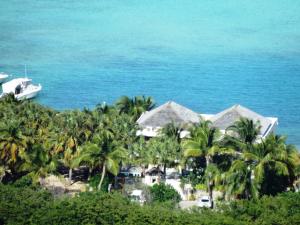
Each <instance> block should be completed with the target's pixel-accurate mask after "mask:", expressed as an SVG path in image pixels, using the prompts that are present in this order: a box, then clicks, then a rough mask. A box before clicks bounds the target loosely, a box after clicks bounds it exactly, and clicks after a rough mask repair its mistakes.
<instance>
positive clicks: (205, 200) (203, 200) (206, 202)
mask: <svg viewBox="0 0 300 225" xmlns="http://www.w3.org/2000/svg"><path fill="white" fill-rule="evenodd" d="M197 206H199V207H207V208H212V200H211V199H210V197H209V196H202V197H200V198H199V199H198V200H197Z"/></svg>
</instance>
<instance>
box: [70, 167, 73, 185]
mask: <svg viewBox="0 0 300 225" xmlns="http://www.w3.org/2000/svg"><path fill="white" fill-rule="evenodd" d="M72 174H73V170H72V168H69V181H70V182H72Z"/></svg>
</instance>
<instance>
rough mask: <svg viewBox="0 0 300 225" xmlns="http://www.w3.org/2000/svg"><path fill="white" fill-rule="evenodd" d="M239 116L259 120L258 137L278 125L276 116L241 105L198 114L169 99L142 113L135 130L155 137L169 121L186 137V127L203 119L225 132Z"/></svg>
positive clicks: (142, 134)
mask: <svg viewBox="0 0 300 225" xmlns="http://www.w3.org/2000/svg"><path fill="white" fill-rule="evenodd" d="M241 117H245V118H248V119H251V120H253V121H254V122H257V121H259V122H260V125H261V129H260V135H259V139H260V138H265V137H267V136H268V135H269V134H271V133H272V132H274V131H275V129H276V127H277V125H278V118H275V117H264V116H262V115H260V114H258V113H256V112H253V111H252V110H250V109H248V108H246V107H243V106H241V105H234V106H232V107H230V108H228V109H225V110H224V111H222V112H219V113H217V114H214V115H212V114H198V113H196V112H193V111H192V110H190V109H188V108H186V107H184V106H182V105H179V104H177V103H175V102H173V101H169V102H167V103H165V104H163V105H161V106H159V107H157V108H155V109H153V110H151V111H147V112H145V113H143V114H142V115H141V116H140V118H139V119H138V120H137V123H138V125H139V127H140V130H138V131H137V135H138V136H140V135H141V136H145V137H156V136H158V135H159V133H160V130H161V129H162V128H163V127H165V126H166V125H167V124H169V123H174V124H175V125H177V126H180V127H181V128H183V131H181V133H180V137H181V138H184V137H188V136H189V131H188V127H189V126H190V125H192V124H197V123H200V121H201V120H202V119H203V120H210V121H211V122H212V126H214V127H217V128H219V129H220V130H221V132H222V133H223V134H225V130H226V128H228V127H229V126H231V125H233V124H234V122H236V121H238V120H239V119H240V118H241Z"/></svg>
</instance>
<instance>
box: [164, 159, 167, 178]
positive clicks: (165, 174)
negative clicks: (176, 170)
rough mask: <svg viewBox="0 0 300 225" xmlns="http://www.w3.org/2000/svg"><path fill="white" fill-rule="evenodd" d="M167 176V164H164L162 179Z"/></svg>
mask: <svg viewBox="0 0 300 225" xmlns="http://www.w3.org/2000/svg"><path fill="white" fill-rule="evenodd" d="M166 177H167V164H166V163H165V164H164V179H166Z"/></svg>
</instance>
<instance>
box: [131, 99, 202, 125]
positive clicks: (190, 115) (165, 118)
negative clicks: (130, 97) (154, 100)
mask: <svg viewBox="0 0 300 225" xmlns="http://www.w3.org/2000/svg"><path fill="white" fill-rule="evenodd" d="M199 122H200V115H199V114H198V113H195V112H193V111H192V110H190V109H188V108H185V107H184V106H182V105H179V104H177V103H175V102H172V101H169V102H167V103H165V104H163V105H161V106H159V107H157V108H155V109H153V110H151V111H148V112H145V113H143V114H142V115H141V116H140V118H139V119H138V120H137V123H138V124H139V125H140V126H141V127H147V126H151V127H164V126H165V125H167V124H169V123H175V124H176V125H180V126H182V125H186V124H194V123H199Z"/></svg>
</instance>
